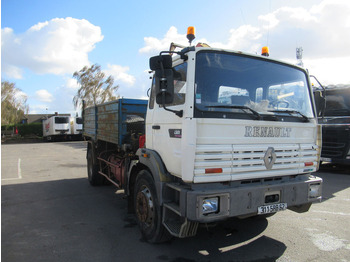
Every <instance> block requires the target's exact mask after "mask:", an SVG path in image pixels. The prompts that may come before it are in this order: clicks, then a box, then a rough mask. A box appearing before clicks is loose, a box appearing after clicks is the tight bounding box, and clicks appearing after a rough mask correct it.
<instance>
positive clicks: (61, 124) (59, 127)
mask: <svg viewBox="0 0 350 262" xmlns="http://www.w3.org/2000/svg"><path fill="white" fill-rule="evenodd" d="M70 133H71V126H70V117H69V116H57V115H54V116H51V117H49V118H47V119H45V120H43V138H44V140H46V141H57V140H63V139H66V137H67V136H68V135H69V134H70Z"/></svg>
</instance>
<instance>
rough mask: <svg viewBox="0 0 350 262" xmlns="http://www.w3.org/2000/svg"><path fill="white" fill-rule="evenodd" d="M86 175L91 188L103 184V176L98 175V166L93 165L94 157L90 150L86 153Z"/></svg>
mask: <svg viewBox="0 0 350 262" xmlns="http://www.w3.org/2000/svg"><path fill="white" fill-rule="evenodd" d="M87 173H88V179H89V182H90V184H91V185H92V186H100V185H102V184H103V176H101V175H100V174H99V173H98V165H96V164H94V156H93V152H92V150H91V149H90V148H89V149H88V153H87Z"/></svg>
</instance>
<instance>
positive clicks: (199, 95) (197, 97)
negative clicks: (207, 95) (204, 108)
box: [196, 94, 202, 104]
mask: <svg viewBox="0 0 350 262" xmlns="http://www.w3.org/2000/svg"><path fill="white" fill-rule="evenodd" d="M201 97H202V96H201V94H196V103H197V104H200V103H202V98H201Z"/></svg>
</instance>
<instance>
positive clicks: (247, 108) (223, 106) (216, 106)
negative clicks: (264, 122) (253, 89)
mask: <svg viewBox="0 0 350 262" xmlns="http://www.w3.org/2000/svg"><path fill="white" fill-rule="evenodd" d="M205 107H207V108H230V109H241V110H243V112H246V111H244V110H249V111H250V112H252V113H253V115H255V116H256V119H257V120H260V119H261V115H260V114H259V113H258V112H256V111H255V110H253V109H251V108H250V107H248V106H229V105H212V106H205Z"/></svg>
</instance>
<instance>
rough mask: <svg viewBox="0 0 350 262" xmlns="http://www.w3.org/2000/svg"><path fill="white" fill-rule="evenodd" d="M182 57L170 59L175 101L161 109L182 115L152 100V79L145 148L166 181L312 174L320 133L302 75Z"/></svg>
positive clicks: (217, 56)
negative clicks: (155, 154) (166, 174)
mask: <svg viewBox="0 0 350 262" xmlns="http://www.w3.org/2000/svg"><path fill="white" fill-rule="evenodd" d="M184 58H185V59H181V56H180V55H178V56H175V57H174V58H173V62H172V69H171V70H172V71H173V80H172V81H173V82H174V85H173V89H174V94H173V101H172V102H171V103H168V104H164V105H165V107H166V108H168V109H171V110H173V111H175V112H183V113H182V114H183V115H182V117H179V116H178V115H176V114H175V113H173V112H171V111H167V110H164V105H163V104H159V103H156V102H155V101H156V96H157V94H156V84H155V82H156V81H155V79H154V81H153V84H152V90H151V97H150V100H149V105H148V111H147V118H146V145H147V148H149V149H152V150H155V151H157V152H158V153H159V155H160V156H161V158H162V159H163V161H164V162H166V163H167V170H168V171H169V172H170V173H171V174H172V175H174V176H176V177H179V178H181V179H182V180H183V181H185V182H188V183H203V182H214V181H215V182H221V181H237V180H242V179H256V178H261V177H262V176H263V177H265V178H266V177H275V176H281V175H282V176H283V175H291V174H293V175H296V174H303V173H309V172H314V171H316V170H317V168H318V161H319V152H320V143H319V139H320V138H319V137H318V135H319V132H320V130H319V129H318V128H317V124H316V123H317V119H316V117H315V110H314V105H313V103H312V92H311V90H310V88H309V86H310V85H309V80H308V75H307V73H306V72H305V71H304V70H303V69H301V68H299V67H295V66H292V65H288V64H285V63H282V62H280V61H275V60H272V59H268V58H265V57H261V56H253V55H247V54H244V53H241V52H228V51H224V50H220V49H212V48H202V47H200V48H192V49H191V51H188V52H187V53H186V55H185V56H184ZM269 148H270V150H268V149H269ZM268 151H269V152H270V151H271V152H270V153H269V154H268V153H267V152H268ZM264 158H266V159H265V160H266V161H264ZM267 171H268V172H267Z"/></svg>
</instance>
